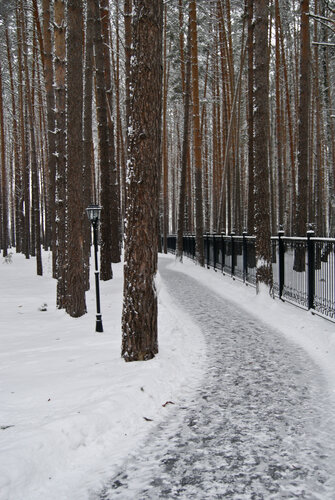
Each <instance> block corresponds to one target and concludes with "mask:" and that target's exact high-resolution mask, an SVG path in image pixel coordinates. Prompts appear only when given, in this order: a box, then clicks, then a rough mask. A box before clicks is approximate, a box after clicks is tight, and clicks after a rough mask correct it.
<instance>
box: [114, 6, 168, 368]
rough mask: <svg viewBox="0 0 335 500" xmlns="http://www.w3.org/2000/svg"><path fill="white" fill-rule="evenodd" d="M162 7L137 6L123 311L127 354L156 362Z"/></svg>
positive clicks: (123, 331) (124, 354)
mask: <svg viewBox="0 0 335 500" xmlns="http://www.w3.org/2000/svg"><path fill="white" fill-rule="evenodd" d="M162 3H163V2H162V1H161V0H159V1H157V0H134V6H133V12H134V16H133V54H132V55H133V59H132V72H131V78H132V80H131V89H132V93H131V107H130V108H131V121H130V128H129V130H128V133H129V161H128V175H127V212H126V232H125V266H124V300H123V311H122V356H123V358H124V359H125V360H126V361H136V360H147V359H151V358H153V357H154V356H155V354H156V353H157V352H158V342H157V296H156V289H155V282H154V278H155V274H156V271H157V243H158V233H157V230H158V224H157V221H158V209H159V173H160V161H161V157H160V145H161V144H160V143H161V133H160V128H161V113H162V109H161V105H162V104H161V102H162V69H161V67H162V25H163V5H162ZM148 61H150V65H148ZM149 96H150V99H149V98H148V97H149Z"/></svg>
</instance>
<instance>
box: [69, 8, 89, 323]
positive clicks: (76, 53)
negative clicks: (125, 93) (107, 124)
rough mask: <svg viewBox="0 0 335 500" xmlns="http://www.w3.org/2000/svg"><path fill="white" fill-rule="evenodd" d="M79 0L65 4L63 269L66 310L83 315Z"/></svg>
mask: <svg viewBox="0 0 335 500" xmlns="http://www.w3.org/2000/svg"><path fill="white" fill-rule="evenodd" d="M82 22H83V17H82V0H68V4H67V40H66V41H67V99H66V109H67V127H66V129H67V234H66V240H67V250H68V253H67V269H66V278H67V279H66V312H67V313H68V314H69V315H70V316H73V317H79V316H82V315H83V314H85V312H86V304H85V283H84V252H83V237H82V232H83V217H84V207H83V192H82V184H81V182H78V179H81V178H82V165H83V134H82V132H83V130H82V113H83V57H82V56H83V50H82V46H83V42H82Z"/></svg>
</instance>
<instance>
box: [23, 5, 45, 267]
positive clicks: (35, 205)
mask: <svg viewBox="0 0 335 500" xmlns="http://www.w3.org/2000/svg"><path fill="white" fill-rule="evenodd" d="M20 13H21V35H22V41H23V64H24V74H25V85H26V105H27V109H28V120H29V131H30V134H29V135H30V158H31V185H32V186H31V187H32V210H33V216H32V233H33V238H32V253H33V254H34V255H35V254H36V267H37V274H38V275H39V276H41V275H42V273H43V270H42V256H41V228H40V201H39V198H40V196H39V194H40V193H39V175H38V165H37V151H36V137H35V123H34V116H35V112H34V106H33V90H32V85H31V81H30V73H29V68H28V45H27V34H26V26H25V17H24V11H23V7H22V8H21V10H20Z"/></svg>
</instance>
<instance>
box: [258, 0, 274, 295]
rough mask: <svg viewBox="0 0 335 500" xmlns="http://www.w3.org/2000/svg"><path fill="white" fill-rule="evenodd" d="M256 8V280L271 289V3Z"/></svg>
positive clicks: (264, 0) (261, 1)
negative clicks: (269, 56)
mask: <svg viewBox="0 0 335 500" xmlns="http://www.w3.org/2000/svg"><path fill="white" fill-rule="evenodd" d="M254 8H255V27H254V41H255V45H254V48H255V52H254V55H255V70H254V88H255V93H254V95H255V101H254V104H255V108H254V126H255V139H254V147H255V235H256V258H257V272H256V280H257V286H258V289H259V285H260V283H265V284H266V285H268V286H269V287H270V289H271V288H272V264H271V232H270V195H269V71H268V69H269V58H268V54H269V52H268V16H269V2H268V0H257V1H256V2H255V3H254Z"/></svg>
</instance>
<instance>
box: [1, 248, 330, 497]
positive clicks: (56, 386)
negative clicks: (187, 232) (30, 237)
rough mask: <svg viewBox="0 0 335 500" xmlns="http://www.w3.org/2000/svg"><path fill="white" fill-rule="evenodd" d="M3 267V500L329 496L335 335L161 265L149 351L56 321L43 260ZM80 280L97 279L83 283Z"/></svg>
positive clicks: (108, 299)
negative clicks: (134, 359) (152, 352)
mask: <svg viewBox="0 0 335 500" xmlns="http://www.w3.org/2000/svg"><path fill="white" fill-rule="evenodd" d="M43 261H44V271H45V275H44V276H43V277H38V276H36V275H34V273H35V259H30V260H26V259H25V258H24V256H22V255H18V254H13V256H12V263H7V262H6V261H5V260H4V259H1V262H0V335H1V352H0V372H1V377H0V383H1V386H0V426H1V429H0V439H1V447H0V499H1V500H42V499H43V500H56V499H57V500H86V499H87V500H88V499H90V500H91V499H92V500H93V499H111V500H112V499H114V498H115V499H117V498H120V499H122V500H126V499H132V500H142V499H143V500H144V499H152V500H155V499H158V498H168V499H174V498H182V499H185V500H186V499H187V500H189V499H197V500H203V499H216V498H217V499H219V498H228V499H249V498H250V499H272V498H273V499H275V498H276V499H277V498H278V499H281V498H306V499H322V500H328V499H329V500H330V499H334V498H335V460H334V458H335V432H334V430H335V424H334V404H335V403H334V402H335V324H334V323H331V322H329V321H326V320H325V319H323V318H320V317H318V316H313V315H312V314H311V313H308V312H306V311H303V310H300V309H298V308H296V307H294V306H291V305H290V304H287V303H285V304H283V303H281V302H280V301H279V300H273V299H271V298H270V297H269V296H268V295H267V294H266V293H265V294H264V293H263V294H260V295H258V296H256V294H255V290H254V289H253V288H252V287H245V286H244V285H242V284H241V283H239V282H237V281H232V280H231V279H230V278H228V277H226V276H223V275H222V274H221V273H220V272H217V273H215V272H214V271H213V270H207V269H202V268H200V267H199V266H196V265H195V264H194V263H193V262H191V261H189V260H187V259H185V261H184V263H183V264H180V263H176V262H175V259H174V257H173V256H170V255H168V256H160V272H159V274H158V277H157V289H158V300H159V354H158V356H157V357H156V358H155V359H153V360H151V361H149V362H142V363H125V362H124V361H123V360H122V359H121V357H120V345H121V325H120V317H121V307H122V264H118V265H114V266H113V272H114V279H113V280H111V281H108V282H101V297H102V314H103V324H104V332H103V333H101V334H98V333H95V331H94V327H95V291H94V287H92V289H91V290H90V291H89V292H88V293H87V308H88V313H87V314H86V315H85V316H83V317H82V318H78V319H72V318H70V317H69V316H67V315H66V313H65V312H64V311H60V310H57V309H56V306H55V292H56V282H55V280H53V279H52V278H51V255H50V254H48V253H44V255H43ZM91 283H94V281H93V279H92V280H91Z"/></svg>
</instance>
